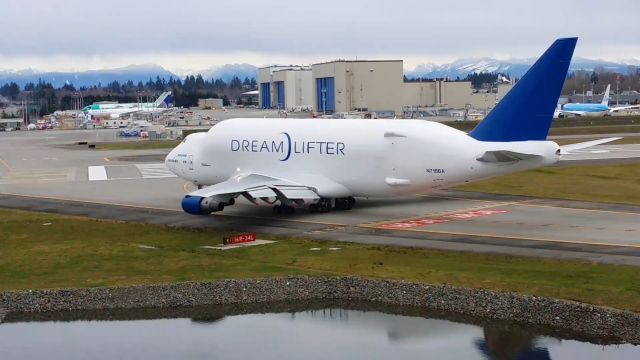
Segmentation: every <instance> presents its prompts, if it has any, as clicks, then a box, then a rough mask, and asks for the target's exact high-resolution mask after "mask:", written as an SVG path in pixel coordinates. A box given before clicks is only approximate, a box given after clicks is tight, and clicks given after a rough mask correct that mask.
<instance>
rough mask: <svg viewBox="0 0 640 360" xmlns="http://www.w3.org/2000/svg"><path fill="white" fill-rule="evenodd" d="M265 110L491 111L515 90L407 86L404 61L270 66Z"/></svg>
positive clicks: (263, 80) (264, 79)
mask: <svg viewBox="0 0 640 360" xmlns="http://www.w3.org/2000/svg"><path fill="white" fill-rule="evenodd" d="M258 81H259V83H260V87H259V92H260V96H259V99H260V102H259V107H261V108H278V109H286V110H296V109H300V108H304V107H309V108H310V109H312V110H313V111H316V112H318V113H336V112H338V113H339V112H351V111H364V112H385V113H391V112H393V113H394V114H397V115H401V114H403V112H404V111H405V110H406V109H409V108H411V109H418V108H424V107H446V108H453V109H464V108H476V109H487V108H491V107H493V106H494V105H495V103H496V102H497V101H499V100H500V99H502V97H504V95H505V94H506V93H507V92H508V91H509V89H510V88H511V85H510V84H501V85H499V86H498V87H497V92H493V93H474V91H473V88H472V86H471V82H470V81H447V80H432V81H415V82H413V81H412V82H409V81H405V80H404V72H403V62H402V60H355V61H350V60H337V61H331V62H325V63H318V64H313V65H311V67H304V66H288V67H283V66H271V67H264V68H261V69H259V70H258Z"/></svg>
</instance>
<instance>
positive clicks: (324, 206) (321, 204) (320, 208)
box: [309, 198, 332, 213]
mask: <svg viewBox="0 0 640 360" xmlns="http://www.w3.org/2000/svg"><path fill="white" fill-rule="evenodd" d="M331 208H332V207H331V199H324V198H323V199H320V201H318V203H317V204H311V205H309V211H311V212H318V213H325V212H329V211H331Z"/></svg>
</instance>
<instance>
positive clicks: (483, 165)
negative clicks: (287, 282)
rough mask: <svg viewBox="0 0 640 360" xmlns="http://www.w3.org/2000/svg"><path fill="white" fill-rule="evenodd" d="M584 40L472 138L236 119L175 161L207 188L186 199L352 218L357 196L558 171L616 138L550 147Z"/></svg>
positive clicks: (409, 129)
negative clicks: (555, 167) (240, 201)
mask: <svg viewBox="0 0 640 360" xmlns="http://www.w3.org/2000/svg"><path fill="white" fill-rule="evenodd" d="M576 42H577V38H567V39H559V40H556V41H555V42H554V43H553V45H551V47H550V48H549V49H548V50H547V51H546V52H545V53H544V54H543V55H542V56H541V57H540V59H538V61H537V62H536V63H535V64H534V65H533V66H532V67H531V69H530V70H529V71H528V72H527V73H526V74H525V75H524V76H523V77H522V79H521V80H520V81H518V82H517V83H516V84H515V86H514V87H513V89H511V91H510V92H509V93H508V94H507V95H506V96H505V97H504V99H503V100H502V101H501V102H500V103H498V105H497V106H496V107H495V108H494V109H493V110H492V111H491V113H490V114H489V115H488V116H487V117H486V118H485V119H484V120H483V121H482V122H481V123H480V124H478V126H476V128H475V129H473V131H471V132H470V133H469V134H467V133H464V132H462V131H459V130H456V129H454V128H451V127H448V126H446V125H443V124H440V123H436V122H431V121H424V120H343V119H323V120H313V119H231V120H226V121H223V122H221V123H219V124H217V125H216V126H214V127H213V128H211V129H210V130H209V131H208V132H206V133H195V134H191V135H189V136H187V137H186V138H185V140H184V141H183V142H182V143H181V144H179V145H178V146H177V147H176V148H175V149H173V150H172V151H171V152H170V153H169V155H167V157H166V160H165V163H166V165H167V167H168V168H169V169H170V170H171V171H172V172H173V173H175V174H176V175H178V176H179V177H181V178H183V179H186V180H188V181H190V182H192V183H193V184H195V185H197V186H198V187H199V190H196V191H193V192H191V193H189V194H188V195H186V196H185V197H184V198H183V200H182V208H183V209H184V211H186V212H187V213H190V214H197V215H202V214H208V213H211V212H214V211H220V210H223V209H224V207H225V206H229V205H233V204H234V203H235V199H236V198H237V197H239V196H242V197H244V198H245V199H247V200H248V201H250V202H252V203H255V204H256V205H257V204H258V203H259V202H260V201H264V202H266V203H268V204H274V205H275V206H274V207H273V209H274V211H275V212H285V213H289V212H292V211H293V210H294V209H295V208H296V207H308V208H309V210H311V211H319V212H325V211H329V210H331V209H345V210H346V209H350V208H352V207H353V206H354V204H355V198H356V197H385V196H397V195H406V194H416V193H424V192H426V191H429V190H431V189H439V188H446V187H449V186H453V185H456V184H463V183H467V182H470V181H475V180H480V179H485V178H488V177H492V176H496V175H501V174H506V173H511V172H515V171H522V170H527V169H532V168H537V167H541V166H547V165H551V164H554V163H555V162H557V161H558V159H559V158H560V156H561V155H562V154H564V153H567V152H568V151H572V150H577V149H581V148H585V147H589V146H593V145H597V144H600V143H605V142H608V141H612V140H614V139H603V140H596V141H590V142H586V143H579V144H573V145H568V146H563V147H560V146H558V145H557V144H556V143H555V142H552V141H546V138H547V133H548V132H549V127H550V125H551V121H552V117H553V112H554V108H555V106H556V102H557V100H558V97H559V96H560V91H561V89H562V85H563V83H564V80H565V77H566V75H567V69H568V67H569V62H570V61H571V57H572V55H573V50H574V48H575V46H576ZM542 78H544V79H546V80H545V81H543V82H542V81H539V79H542Z"/></svg>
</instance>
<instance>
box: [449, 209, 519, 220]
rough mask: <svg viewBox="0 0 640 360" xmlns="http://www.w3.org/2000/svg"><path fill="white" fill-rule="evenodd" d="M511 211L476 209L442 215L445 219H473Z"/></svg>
mask: <svg viewBox="0 0 640 360" xmlns="http://www.w3.org/2000/svg"><path fill="white" fill-rule="evenodd" d="M507 212H509V211H507V210H476V211H467V212H462V213H454V214H447V215H444V216H442V217H443V218H445V219H451V220H465V219H473V218H477V217H482V216H489V215H496V214H504V213H507Z"/></svg>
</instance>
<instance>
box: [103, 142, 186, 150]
mask: <svg viewBox="0 0 640 360" xmlns="http://www.w3.org/2000/svg"><path fill="white" fill-rule="evenodd" d="M179 143H180V140H139V141H120V142H112V143H96V144H95V145H96V149H97V150H150V149H173V148H174V147H176V146H177V145H178V144H179Z"/></svg>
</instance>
